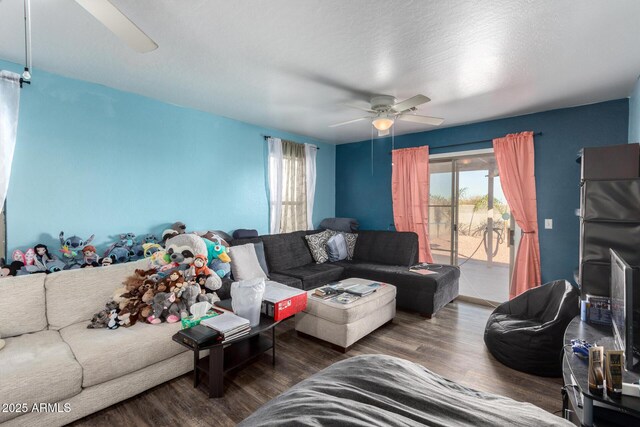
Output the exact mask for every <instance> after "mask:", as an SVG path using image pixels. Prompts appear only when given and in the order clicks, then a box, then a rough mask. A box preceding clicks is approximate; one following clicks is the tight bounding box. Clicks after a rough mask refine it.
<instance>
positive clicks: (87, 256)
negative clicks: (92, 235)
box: [82, 245, 99, 265]
mask: <svg viewBox="0 0 640 427" xmlns="http://www.w3.org/2000/svg"><path fill="white" fill-rule="evenodd" d="M97 252H98V251H96V247H95V246H92V245H87V246H85V247H84V249H83V250H82V260H83V261H84V263H85V264H89V265H93V264H94V263H95V264H98V258H99V256H98V253H97Z"/></svg>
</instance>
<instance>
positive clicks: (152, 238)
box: [142, 234, 160, 245]
mask: <svg viewBox="0 0 640 427" xmlns="http://www.w3.org/2000/svg"><path fill="white" fill-rule="evenodd" d="M145 243H153V244H156V245H157V244H158V243H160V240H158V238H157V237H156V236H155V235H153V234H147V235H146V236H144V237H143V238H142V244H143V245H144V244H145Z"/></svg>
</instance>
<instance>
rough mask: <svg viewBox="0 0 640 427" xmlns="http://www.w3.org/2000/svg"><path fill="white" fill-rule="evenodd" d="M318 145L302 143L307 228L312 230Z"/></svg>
mask: <svg viewBox="0 0 640 427" xmlns="http://www.w3.org/2000/svg"><path fill="white" fill-rule="evenodd" d="M317 153H318V147H316V146H315V145H311V144H304V156H305V162H306V164H305V166H306V168H305V172H306V175H307V176H306V178H307V229H308V230H313V202H314V200H315V197H316V154H317Z"/></svg>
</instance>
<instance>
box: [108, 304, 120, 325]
mask: <svg viewBox="0 0 640 427" xmlns="http://www.w3.org/2000/svg"><path fill="white" fill-rule="evenodd" d="M119 327H120V322H118V310H116V309H115V308H114V309H111V310H110V311H109V320H108V321H107V328H109V329H118V328H119Z"/></svg>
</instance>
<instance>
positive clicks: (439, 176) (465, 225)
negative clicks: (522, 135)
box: [429, 156, 510, 302]
mask: <svg viewBox="0 0 640 427" xmlns="http://www.w3.org/2000/svg"><path fill="white" fill-rule="evenodd" d="M430 168H431V171H430V174H431V181H430V196H429V238H430V242H431V249H432V251H433V255H434V262H436V263H447V264H448V263H451V262H453V263H454V264H457V265H459V266H460V270H461V278H460V294H461V295H465V296H470V297H475V298H482V299H485V300H488V301H493V302H502V301H506V300H507V299H508V283H509V259H510V248H509V246H508V239H509V221H510V215H509V207H508V205H507V204H506V203H505V197H504V194H503V193H502V187H501V186H500V177H499V176H497V168H496V167H495V159H494V158H493V156H489V157H487V156H483V157H481V158H465V159H457V160H455V161H454V162H452V161H447V162H438V163H436V162H434V163H432V164H431V165H430ZM454 168H456V169H457V172H458V174H457V184H458V185H457V197H456V199H457V200H455V199H454V200H452V194H456V193H453V192H452V190H451V189H452V185H453V184H454V182H453V180H452V170H454ZM491 201H492V202H493V203H491ZM456 202H457V205H456ZM491 205H493V206H491ZM456 208H457V236H454V235H452V230H451V227H452V222H453V220H454V219H455V209H456ZM455 230H456V229H454V231H455ZM456 239H457V248H456V247H455V244H454V242H456ZM452 257H453V259H452Z"/></svg>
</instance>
